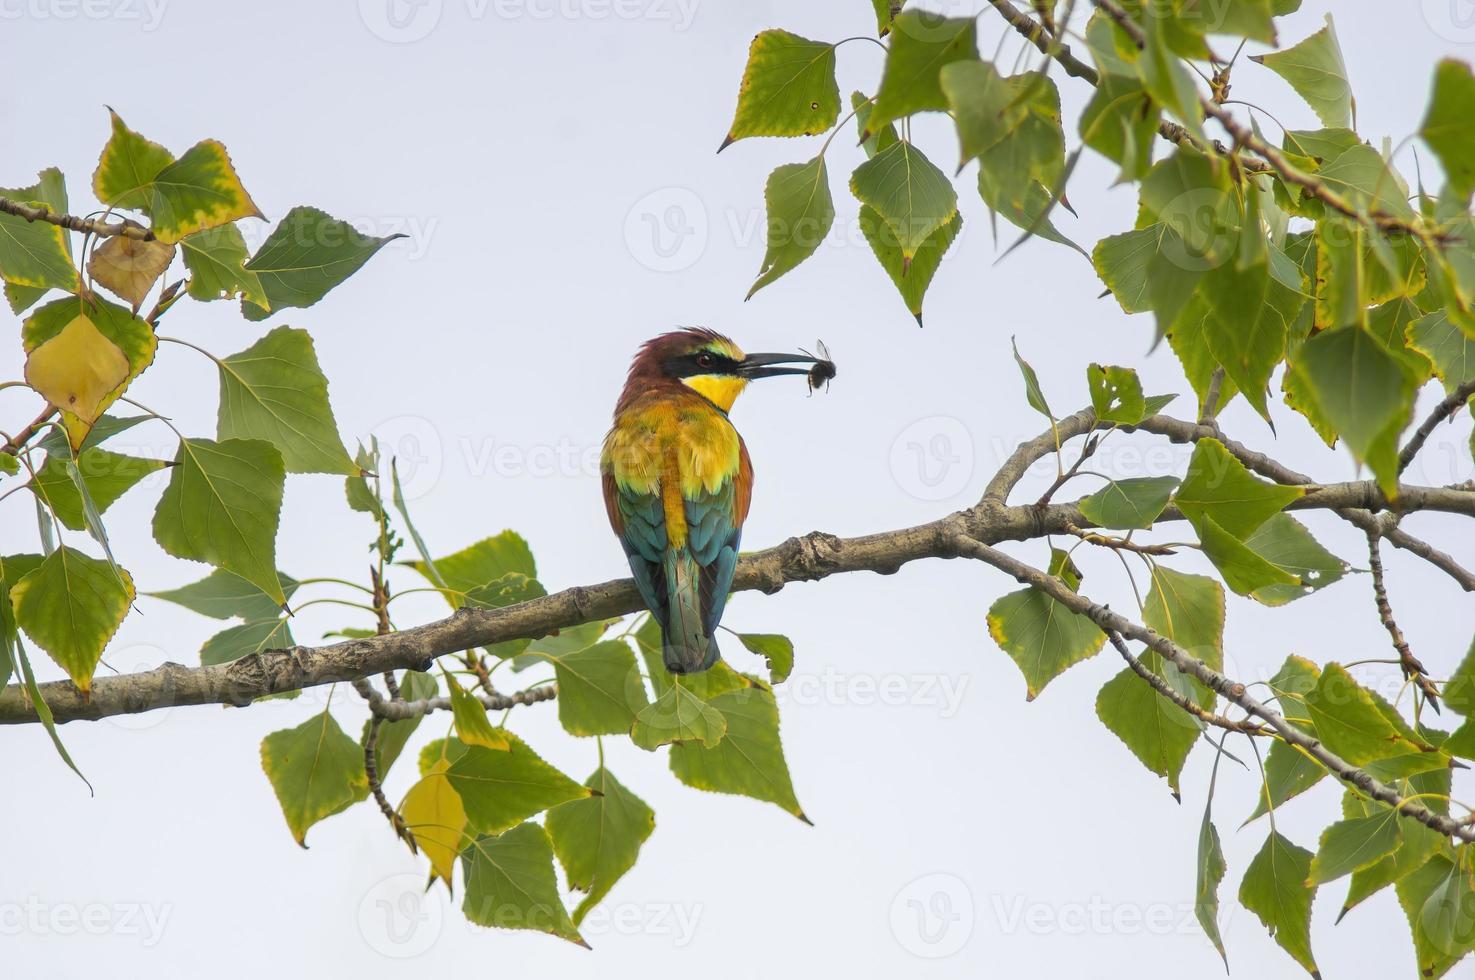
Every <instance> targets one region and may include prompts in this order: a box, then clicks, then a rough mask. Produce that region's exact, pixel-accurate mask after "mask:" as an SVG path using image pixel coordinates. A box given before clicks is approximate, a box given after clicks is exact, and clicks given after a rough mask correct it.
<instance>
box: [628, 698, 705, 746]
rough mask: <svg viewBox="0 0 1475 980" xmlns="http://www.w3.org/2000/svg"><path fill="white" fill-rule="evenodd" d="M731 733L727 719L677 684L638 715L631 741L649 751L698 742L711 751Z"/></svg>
mask: <svg viewBox="0 0 1475 980" xmlns="http://www.w3.org/2000/svg"><path fill="white" fill-rule="evenodd" d="M726 732H727V719H726V718H725V717H724V716H723V714H722V712H721V711H719V710H718V709H717V708H714V707H713V706H712V705H710V704H708V703H707V701H705V700H704V699H703V698H701V697H700V696H698V695H697V694H695V693H693V692H692V691H689V690H687V688H686V687H685V686H684V685H683V684H682V682H680V681H677V682H676V683H674V684H671V685H670V686H669V687H667V688H666V689H665V690H664V691H663V692H661V695H660V696H659V697H658V698H656V700H655V701H653V702H651V703H650V704H647V705H646V706H645V707H644V708H641V709H640V711H639V712H638V713H637V714H636V715H635V721H634V722H633V723H632V725H631V728H630V740H631V741H632V742H634V743H635V744H636V745H638V746H640V747H641V748H642V749H645V750H646V751H648V752H654V751H655V750H656V749H658V748H660V747H661V746H662V745H667V744H670V743H673V742H689V741H696V742H700V743H702V744H703V745H705V746H707V747H708V748H711V747H712V746H714V745H716V744H717V743H718V742H720V741H721V740H722V738H723V736H724V735H725V734H726Z"/></svg>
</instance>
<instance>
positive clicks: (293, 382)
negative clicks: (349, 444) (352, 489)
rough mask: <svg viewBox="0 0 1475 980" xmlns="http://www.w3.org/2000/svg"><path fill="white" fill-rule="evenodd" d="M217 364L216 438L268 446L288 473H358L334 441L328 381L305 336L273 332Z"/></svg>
mask: <svg viewBox="0 0 1475 980" xmlns="http://www.w3.org/2000/svg"><path fill="white" fill-rule="evenodd" d="M216 364H217V366H218V367H219V369H220V410H219V419H218V427H219V438H221V439H262V440H265V441H266V442H269V443H271V444H272V445H274V446H276V447H277V449H278V450H279V451H280V452H281V454H282V461H283V463H284V464H285V465H286V468H287V472H288V473H342V474H345V475H352V474H357V473H358V472H359V468H358V466H357V465H356V464H355V463H354V462H353V460H352V459H350V458H349V456H348V450H346V449H344V448H343V440H342V439H341V438H339V436H338V426H337V423H335V422H334V421H333V409H332V407H331V406H330V405H329V404H328V379H327V378H325V377H324V376H323V372H322V369H321V368H320V367H318V359H317V354H316V352H315V351H314V350H313V345H312V337H311V336H309V335H308V333H307V331H306V330H298V329H295V328H293V327H277V328H276V329H275V330H273V331H271V332H270V333H268V334H267V335H266V336H265V337H262V338H261V339H260V340H258V341H257V342H256V343H254V344H252V345H251V346H250V347H248V348H246V349H245V350H243V351H241V352H240V353H238V354H232V355H230V356H229V357H226V358H223V359H221V360H219V361H217V362H216Z"/></svg>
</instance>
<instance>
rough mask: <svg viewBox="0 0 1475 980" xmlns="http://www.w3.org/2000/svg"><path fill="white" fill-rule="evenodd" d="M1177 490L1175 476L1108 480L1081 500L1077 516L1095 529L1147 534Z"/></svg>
mask: <svg viewBox="0 0 1475 980" xmlns="http://www.w3.org/2000/svg"><path fill="white" fill-rule="evenodd" d="M1177 486H1178V478H1177V477H1176V476H1144V477H1133V478H1131V479H1127V480H1112V481H1111V482H1110V483H1108V484H1107V485H1106V486H1104V487H1102V488H1101V489H1100V490H1097V491H1096V492H1095V493H1093V494H1091V496H1089V497H1086V498H1084V499H1082V500H1081V515H1082V516H1083V517H1085V518H1086V520H1088V521H1090V522H1091V523H1092V524H1095V525H1096V526H1097V527H1104V528H1112V529H1116V530H1129V529H1133V528H1135V529H1139V530H1147V529H1149V528H1151V527H1152V525H1153V522H1154V521H1156V520H1157V518H1158V515H1159V514H1161V513H1162V512H1163V509H1164V508H1166V507H1167V506H1168V498H1169V497H1171V496H1172V495H1173V489H1174V488H1175V487H1177Z"/></svg>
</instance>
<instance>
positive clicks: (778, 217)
mask: <svg viewBox="0 0 1475 980" xmlns="http://www.w3.org/2000/svg"><path fill="white" fill-rule="evenodd" d="M763 200H764V203H765V204H766V205H767V207H768V248H767V250H766V251H765V252H764V254H763V266H762V268H760V269H759V270H758V278H757V280H756V281H755V282H754V283H753V286H752V288H751V289H749V290H748V295H747V297H746V298H748V299H751V298H752V297H753V294H754V293H756V292H757V291H758V290H760V289H762V288H763V287H764V286H767V285H768V284H769V283H771V282H773V281H774V280H776V279H778V278H779V277H780V276H782V275H783V274H784V273H786V272H788V271H790V270H791V269H793V268H794V267H795V266H797V265H798V264H799V263H801V262H803V261H804V260H805V259H807V258H809V257H810V256H811V255H813V254H814V253H815V250H816V249H818V248H819V246H820V244H821V243H822V242H823V241H824V240H825V236H826V235H828V234H829V233H830V228H831V226H832V225H834V223H835V201H834V199H833V198H832V197H831V196H830V178H829V172H828V171H826V169H825V158H824V157H823V156H817V157H815V158H814V159H813V160H810V161H809V162H808V163H789V164H785V165H784V166H782V167H779V168H778V169H777V170H775V171H774V172H773V173H771V174H769V175H768V183H767V185H766V186H765V187H764V189H763Z"/></svg>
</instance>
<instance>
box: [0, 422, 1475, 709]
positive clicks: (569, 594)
mask: <svg viewBox="0 0 1475 980" xmlns="http://www.w3.org/2000/svg"><path fill="white" fill-rule="evenodd" d="M1096 424H1097V423H1096V418H1095V415H1094V414H1093V413H1092V411H1091V410H1090V409H1083V410H1081V411H1079V412H1076V413H1075V414H1074V415H1070V416H1068V417H1066V418H1064V419H1062V420H1060V421H1059V422H1058V423H1057V424H1056V427H1055V431H1058V432H1059V435H1060V439H1061V441H1062V442H1063V441H1064V440H1066V439H1068V438H1072V437H1074V436H1079V435H1082V434H1084V433H1086V432H1088V431H1090V430H1091V429H1093V428H1095V426H1096ZM1135 428H1136V429H1140V430H1142V431H1144V432H1151V433H1155V434H1159V435H1163V436H1166V437H1167V438H1169V439H1170V440H1172V441H1174V442H1194V441H1196V440H1198V439H1202V438H1215V439H1219V440H1221V441H1223V443H1224V445H1225V446H1226V448H1227V449H1228V450H1229V452H1230V453H1232V454H1234V455H1235V456H1236V457H1238V458H1239V459H1240V460H1241V462H1243V463H1244V464H1245V466H1247V467H1249V468H1250V469H1252V470H1255V471H1256V472H1259V473H1261V474H1262V475H1264V476H1268V477H1269V478H1270V479H1273V480H1276V481H1277V482H1280V483H1288V484H1292V485H1296V486H1301V487H1303V488H1304V489H1305V491H1306V492H1305V494H1304V495H1303V496H1302V497H1301V498H1299V499H1298V500H1295V501H1293V502H1292V503H1291V505H1290V507H1289V508H1288V509H1292V510H1331V511H1333V512H1335V513H1337V514H1338V515H1340V516H1342V517H1344V518H1346V519H1348V520H1352V521H1353V522H1354V523H1358V522H1359V521H1365V522H1366V523H1368V524H1370V525H1371V526H1373V527H1375V528H1379V529H1380V530H1381V531H1384V536H1385V537H1386V538H1387V539H1388V540H1389V541H1391V542H1393V543H1395V544H1398V539H1397V538H1395V535H1400V534H1402V532H1401V531H1399V530H1398V529H1397V528H1391V529H1386V530H1385V529H1384V528H1383V525H1382V524H1381V523H1380V522H1379V520H1378V518H1377V517H1376V516H1375V515H1374V514H1373V511H1376V510H1383V509H1385V508H1388V507H1389V506H1390V504H1389V502H1388V500H1387V498H1386V497H1384V495H1383V493H1382V491H1381V490H1380V489H1379V488H1378V486H1377V483H1376V482H1375V481H1373V480H1364V481H1353V482H1348V483H1334V484H1317V483H1315V482H1313V481H1312V480H1311V479H1310V478H1309V477H1304V476H1302V475H1300V474H1297V473H1294V472H1293V471H1291V470H1289V469H1287V468H1285V467H1284V466H1282V465H1281V464H1279V463H1277V462H1275V461H1274V460H1271V459H1270V458H1269V457H1267V456H1265V455H1263V454H1261V453H1257V452H1255V451H1253V450H1250V449H1247V448H1246V447H1244V446H1242V445H1240V444H1239V443H1237V442H1235V441H1234V440H1232V439H1227V438H1226V437H1225V436H1224V435H1223V433H1222V432H1220V431H1219V429H1218V427H1217V426H1203V425H1198V424H1196V423H1193V422H1185V421H1183V420H1180V419H1174V418H1170V417H1167V416H1162V415H1156V416H1153V417H1152V418H1149V419H1145V420H1144V421H1143V422H1142V423H1140V424H1139V425H1138V426H1136V427H1135ZM1054 440H1055V436H1054V432H1045V433H1043V434H1041V435H1040V436H1037V437H1036V438H1034V439H1031V440H1029V441H1027V442H1025V443H1023V444H1021V445H1020V447H1019V448H1018V449H1016V450H1015V452H1014V453H1013V454H1012V455H1011V456H1010V457H1009V459H1008V460H1006V461H1005V463H1004V465H1003V467H1001V468H1000V471H999V473H998V474H997V475H996V476H995V477H994V479H993V480H991V481H990V482H989V485H988V490H987V491H986V492H985V494H984V497H983V499H982V500H980V501H979V503H978V504H977V505H976V506H974V507H972V508H970V509H968V510H964V511H959V512H957V513H953V514H949V515H947V516H946V517H943V518H940V519H938V520H935V521H931V522H929V523H927V524H920V525H918V526H916V527H909V528H901V529H898V530H893V531H884V532H880V533H877V534H869V535H865V536H862V537H855V538H838V537H836V536H834V535H832V534H826V533H824V532H821V531H814V532H811V533H809V534H807V535H805V536H803V537H799V538H790V539H789V540H788V541H785V542H784V543H783V544H780V545H778V546H777V547H774V548H769V549H767V550H765V551H760V552H756V553H754V554H749V555H745V556H743V557H742V559H741V560H740V561H739V562H738V567H737V572H736V575H735V576H734V578H733V586H732V588H733V591H735V592H737V591H744V590H749V589H756V590H759V591H762V592H768V593H772V592H777V591H778V590H779V589H781V588H783V587H784V585H786V584H787V583H789V582H808V581H816V580H818V579H822V578H826V577H828V576H830V575H836V574H840V573H844V572H861V571H870V572H877V573H879V574H882V575H889V574H892V573H894V572H896V571H897V570H898V569H900V568H901V567H902V566H903V565H906V564H908V563H910V562H914V561H918V560H921V559H924V558H954V557H957V554H958V550H957V543H956V542H957V541H958V540H959V536H960V535H963V536H966V537H967V538H969V539H971V540H973V541H981V542H984V543H987V544H995V543H998V542H1001V541H1026V540H1030V539H1034V538H1039V537H1043V536H1045V535H1049V534H1069V533H1071V532H1070V528H1072V527H1075V528H1077V529H1080V528H1089V527H1094V526H1095V525H1094V523H1093V522H1091V521H1090V520H1088V519H1087V518H1086V517H1085V516H1084V515H1083V514H1082V513H1081V510H1080V506H1079V502H1078V501H1074V502H1070V503H1058V504H1048V505H1046V506H1043V507H1041V506H1036V505H1034V504H1022V505H1013V506H1011V505H1009V504H1007V503H1006V502H1005V499H1006V497H1007V495H1008V493H1009V492H1010V490H1012V489H1013V487H1014V485H1015V484H1016V483H1018V481H1019V480H1020V479H1021V478H1022V477H1023V476H1024V473H1025V471H1026V470H1027V469H1028V468H1029V466H1030V464H1031V463H1033V462H1034V461H1035V460H1037V459H1039V458H1040V457H1042V456H1044V455H1046V454H1047V453H1049V452H1052V451H1053V450H1054V446H1055V441H1054ZM1397 506H1398V511H1399V513H1408V512H1412V511H1418V510H1433V511H1443V512H1447V513H1458V514H1465V515H1469V516H1475V489H1472V488H1464V487H1419V486H1401V487H1400V488H1399V495H1398V503H1397ZM1349 515H1350V516H1349ZM1182 519H1183V515H1182V514H1181V513H1179V512H1178V510H1177V509H1176V508H1174V507H1169V508H1168V509H1167V510H1165V511H1164V512H1163V514H1162V515H1161V517H1160V518H1159V520H1160V521H1178V520H1182ZM1359 526H1362V525H1361V524H1359ZM1404 537H1405V538H1406V537H1407V536H1406V535H1405V536H1404ZM1410 540H1416V539H1410ZM1418 544H1419V545H1422V547H1423V548H1424V549H1425V550H1427V551H1428V552H1430V553H1433V554H1435V555H1439V554H1440V553H1438V552H1435V551H1434V549H1432V548H1430V547H1429V546H1428V545H1424V544H1423V542H1418ZM1400 546H1402V545H1400ZM1410 550H1414V549H1412V548H1411V549H1410ZM1416 553H1418V552H1416ZM1422 557H1426V558H1427V557H1429V556H1428V555H1422ZM1443 557H1444V558H1445V559H1446V560H1448V561H1449V562H1450V563H1451V564H1453V560H1452V559H1448V556H1443ZM1430 560H1433V559H1430ZM1455 567H1456V568H1458V566H1457V565H1455ZM1465 574H1466V576H1468V575H1469V573H1468V572H1466V573H1465ZM643 608H644V605H643V603H642V601H641V599H640V594H639V592H638V591H637V590H636V588H635V584H634V582H633V581H631V580H630V579H619V580H616V581H613V582H605V583H603V584H601V585H593V586H578V587H575V588H571V589H566V590H564V591H563V592H557V593H554V594H553V595H548V596H543V597H541V598H538V599H532V600H530V601H528V602H522V603H518V604H516V605H512V606H505V607H502V608H500V609H472V608H468V607H463V608H462V609H460V610H458V611H457V612H456V613H455V614H453V615H451V616H448V617H446V618H445V619H441V620H437V621H435V622H432V623H427V624H425V625H423V626H417V627H414V628H411V629H405V630H400V631H398V632H394V633H390V634H388V635H385V636H372V637H365V638H363V639H353V640H347V641H345V642H342V643H335V644H332V645H330V646H321V647H308V646H295V647H291V648H289V649H286V650H266V651H262V652H260V653H253V654H249V655H247V656H245V657H242V658H240V659H239V660H234V661H231V662H230V663H225V664H214V665H211V666H205V667H184V666H181V665H180V664H174V663H169V664H164V665H163V666H161V667H158V668H156V669H154V670H148V671H141V672H138V673H134V674H125V675H122V676H119V677H100V678H97V679H95V680H94V682H93V685H92V691H91V695H90V696H84V695H83V694H82V693H81V692H80V691H78V690H77V688H76V687H75V686H73V685H72V683H71V682H70V681H53V682H50V683H47V684H43V685H42V686H41V690H42V694H43V696H44V697H45V698H46V703H47V704H48V705H50V707H51V710H52V713H53V714H54V715H55V717H56V720H57V721H75V720H88V719H98V718H106V717H110V716H112V715H119V714H134V713H138V712H143V711H151V710H154V709H156V708H163V707H171V706H178V705H192V704H230V705H236V706H240V707H244V706H246V705H248V704H250V703H251V702H253V701H255V700H256V699H258V698H262V697H265V696H267V695H270V694H279V693H282V692H285V691H295V690H300V689H302V688H306V687H314V686H318V685H322V684H331V683H334V682H337V681H352V680H355V679H358V678H363V677H370V676H372V675H374V674H382V673H384V672H385V671H391V670H401V669H411V670H424V669H426V668H427V667H429V666H430V664H431V663H432V662H433V661H434V660H435V658H437V657H440V656H444V655H446V654H451V653H459V652H461V651H463V650H470V649H473V648H476V647H482V646H489V645H491V644H494V643H500V642H502V641H503V640H513V639H536V638H538V637H542V636H547V635H548V634H550V633H552V632H554V631H555V630H559V629H566V628H568V627H571V626H577V625H579V624H581V623H587V622H589V621H591V620H595V619H608V618H611V617H614V616H622V615H625V614H628V613H631V612H636V611H638V610H640V609H643ZM1129 635H1130V634H1129ZM527 693H528V692H523V694H524V695H526V694H527ZM553 696H554V695H553V693H552V692H551V691H550V692H549V693H548V694H546V695H544V696H542V697H540V698H538V700H541V699H543V698H544V697H547V698H551V697H553ZM498 697H503V696H501V695H499V696H498ZM484 703H487V704H488V706H489V707H494V708H495V707H497V705H498V704H500V702H498V701H496V699H492V698H491V696H490V695H486V696H484ZM521 703H528V702H526V701H524V702H521ZM409 704H410V705H411V707H406V706H405V703H404V702H393V701H385V702H384V705H383V707H382V709H381V710H383V711H385V712H387V713H385V714H384V715H383V717H385V718H386V719H388V720H393V719H394V718H397V717H409V716H410V715H411V714H413V713H422V714H423V713H424V712H426V711H431V710H436V709H438V708H441V707H444V706H445V705H443V704H441V703H440V702H439V700H438V699H431V700H430V701H429V702H410V703H409ZM446 704H449V702H446ZM502 706H503V707H505V705H502ZM371 708H372V703H371ZM400 712H407V713H405V714H400ZM36 720H37V718H36V713H35V710H34V708H33V707H32V706H31V704H30V703H29V701H28V700H27V698H26V697H25V695H24V693H23V692H22V690H21V688H20V687H19V686H18V685H11V686H9V687H7V688H5V689H4V690H3V691H0V725H5V724H22V723H28V722H34V721H36Z"/></svg>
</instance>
